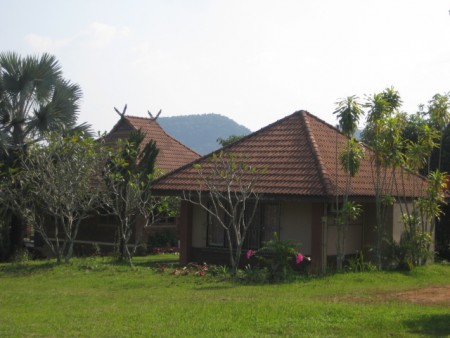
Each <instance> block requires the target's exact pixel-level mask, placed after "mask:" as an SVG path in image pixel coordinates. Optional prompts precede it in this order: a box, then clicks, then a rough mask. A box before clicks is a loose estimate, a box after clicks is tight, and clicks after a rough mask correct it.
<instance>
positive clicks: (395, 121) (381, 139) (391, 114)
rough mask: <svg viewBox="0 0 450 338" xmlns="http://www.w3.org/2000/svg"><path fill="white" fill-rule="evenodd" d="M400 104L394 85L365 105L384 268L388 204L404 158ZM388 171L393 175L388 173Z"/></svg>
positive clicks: (366, 137) (378, 249)
mask: <svg viewBox="0 0 450 338" xmlns="http://www.w3.org/2000/svg"><path fill="white" fill-rule="evenodd" d="M401 104H402V101H401V98H400V95H399V93H398V92H397V91H396V90H395V89H394V88H387V89H385V90H384V91H383V92H381V93H376V94H373V95H372V96H369V97H368V99H367V102H366V104H365V107H366V108H368V114H367V120H366V127H365V129H364V131H363V139H364V141H365V142H366V143H367V144H368V145H369V146H370V147H371V148H372V152H371V158H370V161H371V163H372V166H371V168H372V177H373V186H374V190H375V208H376V221H375V223H376V226H375V229H376V245H375V254H376V260H377V266H378V268H381V263H382V262H381V259H382V245H383V241H384V235H385V234H384V229H385V227H384V225H385V222H386V216H387V211H388V208H387V207H388V206H390V205H392V204H393V202H394V199H393V198H392V197H391V196H390V194H391V192H392V191H393V187H394V182H395V179H394V178H395V168H396V167H398V166H399V165H400V164H401V158H402V149H403V148H402V147H403V144H402V138H401V135H402V132H403V129H404V126H405V119H404V115H403V114H401V113H400V112H399V108H400V107H401ZM389 170H390V171H391V175H389V174H388V172H389Z"/></svg>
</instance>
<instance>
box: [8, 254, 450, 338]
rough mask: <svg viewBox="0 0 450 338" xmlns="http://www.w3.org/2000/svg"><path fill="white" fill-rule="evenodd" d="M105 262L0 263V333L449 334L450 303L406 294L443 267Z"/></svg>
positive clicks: (436, 277) (441, 279)
mask: <svg viewBox="0 0 450 338" xmlns="http://www.w3.org/2000/svg"><path fill="white" fill-rule="evenodd" d="M176 259H177V258H176V256H172V255H161V256H149V257H143V258H136V259H135V262H136V268H135V269H130V268H129V267H127V266H124V265H117V264H113V263H111V261H110V259H107V258H85V259H74V260H73V261H72V262H71V263H69V264H63V265H60V266H57V265H56V264H55V263H54V261H40V262H29V263H24V264H0V337H152V336H154V337H174V336H180V337H272V336H274V337H275V336H293V337H318V336H320V337H322V336H327V337H333V336H336V337H348V336H355V337H372V336H392V337H410V336H450V302H449V301H448V299H447V300H444V301H437V302H421V303H414V302H413V301H411V300H408V299H405V298H404V297H401V293H404V292H406V291H407V290H417V293H418V294H420V292H421V291H420V289H423V288H425V287H431V286H450V264H448V263H447V264H435V265H430V266H426V267H419V268H417V269H416V270H414V271H413V272H410V273H399V272H370V273H348V274H337V275H333V276H326V277H320V278H319V277H317V278H306V277H305V278H299V279H298V280H297V281H295V282H290V283H283V284H274V285H269V284H267V285H240V284H235V283H231V282H230V281H220V280H214V279H213V278H212V277H196V276H174V275H172V274H170V273H169V271H171V269H168V270H166V272H164V273H160V272H158V271H157V269H156V268H155V264H156V262H158V261H163V260H164V261H165V260H168V261H171V262H174V263H175V262H176Z"/></svg>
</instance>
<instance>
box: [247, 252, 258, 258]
mask: <svg viewBox="0 0 450 338" xmlns="http://www.w3.org/2000/svg"><path fill="white" fill-rule="evenodd" d="M255 254H256V250H247V259H250V257H252V256H254V255H255Z"/></svg>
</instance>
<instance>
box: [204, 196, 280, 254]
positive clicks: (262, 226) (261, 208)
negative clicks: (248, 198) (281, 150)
mask: <svg viewBox="0 0 450 338" xmlns="http://www.w3.org/2000/svg"><path fill="white" fill-rule="evenodd" d="M252 211H253V208H252V206H251V205H249V206H248V208H247V214H246V218H247V220H248V219H249V218H250V216H251V212H252ZM280 214H281V207H280V205H279V204H273V203H260V204H259V205H258V209H257V210H256V213H255V217H254V219H253V222H252V224H251V225H250V227H249V228H248V230H247V234H246V236H245V241H244V246H243V248H244V249H259V248H260V247H261V246H262V244H263V243H264V242H267V241H270V240H271V239H273V233H274V232H277V233H279V232H280ZM222 219H224V216H223V218H222ZM225 222H227V220H226V219H225ZM231 231H232V230H231ZM231 236H232V237H233V233H231ZM206 245H207V246H209V247H221V248H224V247H226V246H227V243H226V238H225V229H224V228H223V227H222V226H221V225H220V224H219V221H218V220H217V219H216V218H215V217H214V216H211V215H210V214H209V213H207V243H206Z"/></svg>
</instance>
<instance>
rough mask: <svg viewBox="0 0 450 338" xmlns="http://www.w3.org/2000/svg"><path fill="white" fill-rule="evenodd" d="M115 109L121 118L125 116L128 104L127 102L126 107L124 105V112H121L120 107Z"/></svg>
mask: <svg viewBox="0 0 450 338" xmlns="http://www.w3.org/2000/svg"><path fill="white" fill-rule="evenodd" d="M114 110H115V111H116V113H117V114H119V116H120V118H124V117H125V112H126V111H127V105H126V104H125V107H123V110H122V112H120V111H119V109H117V108H116V107H114Z"/></svg>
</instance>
